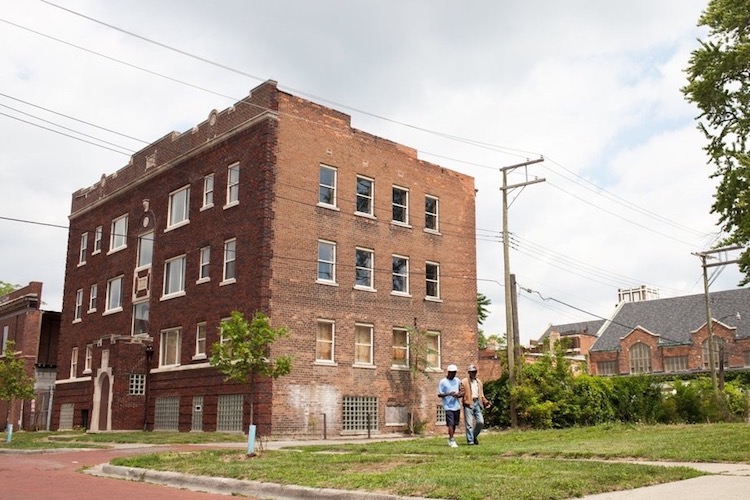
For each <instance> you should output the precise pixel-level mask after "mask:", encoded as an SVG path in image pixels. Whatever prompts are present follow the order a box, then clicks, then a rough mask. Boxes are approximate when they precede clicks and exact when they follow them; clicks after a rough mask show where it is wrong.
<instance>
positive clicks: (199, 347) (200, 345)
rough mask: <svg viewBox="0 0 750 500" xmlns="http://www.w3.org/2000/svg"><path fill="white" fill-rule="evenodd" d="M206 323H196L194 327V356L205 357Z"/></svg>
mask: <svg viewBox="0 0 750 500" xmlns="http://www.w3.org/2000/svg"><path fill="white" fill-rule="evenodd" d="M206 331H207V328H206V323H198V325H197V326H196V328H195V357H196V358H198V357H203V358H205V357H206Z"/></svg>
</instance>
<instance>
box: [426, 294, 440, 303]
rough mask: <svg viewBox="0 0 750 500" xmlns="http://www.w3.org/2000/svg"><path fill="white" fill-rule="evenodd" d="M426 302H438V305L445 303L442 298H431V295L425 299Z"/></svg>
mask: <svg viewBox="0 0 750 500" xmlns="http://www.w3.org/2000/svg"><path fill="white" fill-rule="evenodd" d="M424 300H425V302H437V303H441V302H443V299H441V298H440V297H430V296H429V295H428V296H427V297H425V298H424Z"/></svg>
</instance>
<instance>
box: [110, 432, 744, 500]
mask: <svg viewBox="0 0 750 500" xmlns="http://www.w3.org/2000/svg"><path fill="white" fill-rule="evenodd" d="M749 439H750V426H748V425H746V424H714V425H672V426H666V425H665V426H640V425H620V424H618V425H606V426H597V427H589V428H574V429H564V430H543V431H524V432H520V431H517V432H510V431H506V432H496V433H491V432H488V433H485V434H483V435H482V439H481V445H480V446H472V447H469V446H460V447H459V448H458V449H451V448H448V447H447V446H446V444H445V439H444V438H442V437H440V438H421V439H413V440H399V441H389V442H369V441H363V442H361V443H356V444H342V443H336V442H335V441H332V442H331V443H329V444H326V445H324V446H308V445H304V443H300V444H299V445H297V446H294V447H293V448H287V449H285V450H279V451H265V452H263V453H261V454H260V456H258V457H254V458H248V457H246V456H245V454H244V453H242V452H238V451H236V450H234V451H228V450H218V451H217V450H213V451H203V452H190V453H162V454H151V455H145V456H140V457H128V458H120V459H117V460H115V461H114V462H113V463H115V464H119V465H126V466H130V467H142V468H147V469H157V470H170V471H176V472H183V473H189V474H196V475H208V476H222V477H231V478H236V479H252V480H258V481H269V482H275V483H281V484H298V485H303V486H310V487H316V488H339V489H349V490H368V491H377V492H384V493H392V494H398V495H411V496H414V495H419V496H425V497H439V498H451V499H461V500H464V499H480V498H503V499H510V500H513V499H537V498H546V499H557V498H571V497H577V496H583V495H589V494H595V493H602V492H607V491H613V490H620V489H631V488H636V487H641V486H647V485H651V484H658V483H663V482H669V481H677V480H682V479H687V478H690V477H696V476H699V475H701V474H702V473H700V472H698V471H696V470H694V469H690V468H684V467H676V468H673V467H658V466H646V465H638V464H628V463H621V462H616V461H610V462H607V461H594V460H590V459H603V460H607V459H612V460H614V459H622V458H634V459H641V460H657V461H658V460H669V461H681V462H682V461H685V462H713V461H726V462H750V449H747V447H746V446H745V445H744V444H743V443H747V442H748V440H749ZM459 444H462V443H461V440H459Z"/></svg>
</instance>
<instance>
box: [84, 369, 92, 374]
mask: <svg viewBox="0 0 750 500" xmlns="http://www.w3.org/2000/svg"><path fill="white" fill-rule="evenodd" d="M83 374H84V375H91V370H83Z"/></svg>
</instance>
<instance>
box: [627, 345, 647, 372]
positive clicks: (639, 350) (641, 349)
mask: <svg viewBox="0 0 750 500" xmlns="http://www.w3.org/2000/svg"><path fill="white" fill-rule="evenodd" d="M630 373H651V348H650V347H649V346H647V345H646V344H644V343H642V342H638V343H637V344H633V347H631V348H630Z"/></svg>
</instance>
